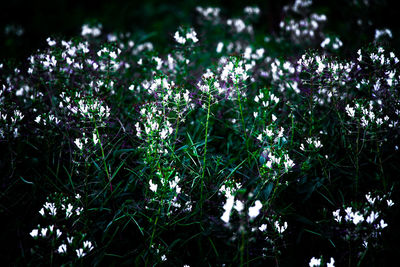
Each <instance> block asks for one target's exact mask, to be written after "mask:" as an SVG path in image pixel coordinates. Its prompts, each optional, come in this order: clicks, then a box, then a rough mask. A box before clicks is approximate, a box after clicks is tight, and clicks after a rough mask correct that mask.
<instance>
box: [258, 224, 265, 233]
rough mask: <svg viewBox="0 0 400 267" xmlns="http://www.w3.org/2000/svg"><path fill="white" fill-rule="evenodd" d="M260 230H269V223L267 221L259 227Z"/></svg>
mask: <svg viewBox="0 0 400 267" xmlns="http://www.w3.org/2000/svg"><path fill="white" fill-rule="evenodd" d="M258 230H260V231H261V232H264V231H265V230H267V225H266V224H265V223H264V224H261V226H260V227H258Z"/></svg>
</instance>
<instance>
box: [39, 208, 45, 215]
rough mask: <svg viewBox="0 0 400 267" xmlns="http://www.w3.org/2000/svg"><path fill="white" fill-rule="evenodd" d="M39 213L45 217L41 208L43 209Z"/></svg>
mask: <svg viewBox="0 0 400 267" xmlns="http://www.w3.org/2000/svg"><path fill="white" fill-rule="evenodd" d="M39 213H40V215H42V216H44V209H43V208H41V209H40V210H39Z"/></svg>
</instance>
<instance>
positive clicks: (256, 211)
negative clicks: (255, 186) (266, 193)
mask: <svg viewBox="0 0 400 267" xmlns="http://www.w3.org/2000/svg"><path fill="white" fill-rule="evenodd" d="M261 208H262V204H261V201H260V200H256V202H255V203H254V206H253V207H250V208H249V217H250V218H255V217H257V216H258V214H260V209H261Z"/></svg>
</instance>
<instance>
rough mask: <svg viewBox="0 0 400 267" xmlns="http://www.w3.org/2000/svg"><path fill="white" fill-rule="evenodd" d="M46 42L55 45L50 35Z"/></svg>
mask: <svg viewBox="0 0 400 267" xmlns="http://www.w3.org/2000/svg"><path fill="white" fill-rule="evenodd" d="M46 41H47V43H48V44H49V46H54V45H56V41H54V40H51V39H50V37H49V38H47V39H46Z"/></svg>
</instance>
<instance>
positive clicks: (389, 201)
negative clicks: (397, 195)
mask: <svg viewBox="0 0 400 267" xmlns="http://www.w3.org/2000/svg"><path fill="white" fill-rule="evenodd" d="M386 202H387V205H388V207H391V206H393V205H394V202H393V201H392V200H391V199H388V200H386Z"/></svg>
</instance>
